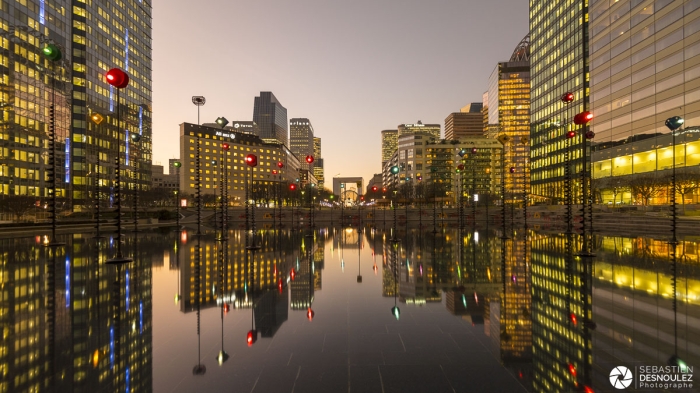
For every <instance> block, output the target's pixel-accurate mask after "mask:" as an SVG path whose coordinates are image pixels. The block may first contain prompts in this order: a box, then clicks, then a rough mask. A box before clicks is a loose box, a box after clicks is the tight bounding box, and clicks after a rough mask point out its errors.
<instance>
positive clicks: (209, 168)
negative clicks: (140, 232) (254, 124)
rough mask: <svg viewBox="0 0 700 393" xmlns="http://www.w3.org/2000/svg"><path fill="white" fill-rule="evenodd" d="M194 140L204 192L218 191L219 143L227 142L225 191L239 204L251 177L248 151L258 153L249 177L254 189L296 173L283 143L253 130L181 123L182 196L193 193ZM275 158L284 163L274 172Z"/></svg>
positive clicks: (292, 178)
mask: <svg viewBox="0 0 700 393" xmlns="http://www.w3.org/2000/svg"><path fill="white" fill-rule="evenodd" d="M197 140H199V151H200V173H201V190H202V193H203V194H215V195H218V194H219V187H220V180H221V177H220V176H221V175H222V174H223V172H222V171H221V169H220V164H219V163H220V162H221V161H222V149H221V144H222V143H223V142H226V143H228V144H229V145H230V150H229V151H228V152H227V154H226V158H225V160H226V168H227V170H226V178H227V183H228V194H229V198H230V200H231V203H232V204H239V203H240V202H241V201H243V200H244V199H245V185H246V184H247V182H249V181H250V180H251V172H250V171H251V169H250V167H248V166H247V165H246V163H245V161H244V158H245V156H246V155H248V154H255V155H256V156H257V157H258V165H257V166H256V167H254V168H253V169H252V181H253V182H254V183H255V187H256V189H257V190H261V187H263V188H264V187H273V186H277V182H279V181H282V182H283V183H285V184H286V183H291V182H294V181H296V178H297V177H298V175H299V168H300V166H299V160H298V159H297V157H296V156H295V155H294V154H292V152H291V151H290V150H289V149H287V147H286V146H284V145H282V144H275V143H266V142H264V141H263V140H262V139H260V138H259V137H258V136H256V135H252V134H243V133H238V132H233V131H228V130H223V131H222V130H221V128H218V127H217V128H213V127H205V126H198V125H196V124H190V123H182V124H180V157H182V167H181V168H180V185H181V192H182V195H183V197H188V196H191V195H194V193H195V190H196V178H197V176H196V161H197V160H196V151H197ZM212 161H215V162H216V164H214V163H213V162H212ZM278 162H282V163H283V164H284V167H283V168H282V169H281V175H273V174H272V170H279V168H278V166H277V163H278ZM190 204H191V203H190Z"/></svg>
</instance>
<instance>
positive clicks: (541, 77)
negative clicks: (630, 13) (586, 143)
mask: <svg viewBox="0 0 700 393" xmlns="http://www.w3.org/2000/svg"><path fill="white" fill-rule="evenodd" d="M623 3H627V2H623ZM627 4H628V3H627ZM628 5H629V4H628ZM587 40H588V1H583V0H575V1H569V2H561V1H560V2H552V1H544V0H530V53H531V55H530V69H531V78H532V79H531V84H530V86H531V90H530V97H531V108H530V123H531V124H530V127H531V128H530V157H531V185H532V191H531V194H532V196H533V197H534V198H538V197H544V198H546V199H549V200H551V199H555V200H556V199H560V198H563V197H564V183H565V179H566V176H565V168H566V166H567V164H566V159H565V155H566V151H567V145H568V144H569V143H572V144H573V145H574V146H576V145H579V144H580V143H581V139H580V138H581V137H582V135H581V132H580V126H576V125H574V124H573V118H574V116H575V115H576V114H578V113H581V112H583V111H586V110H588V107H589V104H588V94H589V93H588V42H587ZM567 92H571V93H573V94H574V97H575V98H574V100H573V101H572V102H570V103H569V104H565V103H563V102H562V100H561V97H562V96H563V95H564V93H567ZM492 111H493V108H490V107H489V113H491V112H492ZM568 131H575V132H576V136H575V137H574V138H571V139H567V138H566V133H567V132H568ZM511 142H512V141H511ZM516 142H517V141H516ZM569 162H570V163H571V165H570V166H569V167H570V168H571V169H572V171H574V172H576V171H578V170H579V169H580V168H581V158H580V156H576V157H569ZM572 175H573V174H572Z"/></svg>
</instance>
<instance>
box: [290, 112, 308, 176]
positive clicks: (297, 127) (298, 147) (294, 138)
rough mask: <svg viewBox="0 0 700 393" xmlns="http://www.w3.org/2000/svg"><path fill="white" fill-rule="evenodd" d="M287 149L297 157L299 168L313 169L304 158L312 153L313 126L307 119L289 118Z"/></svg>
mask: <svg viewBox="0 0 700 393" xmlns="http://www.w3.org/2000/svg"><path fill="white" fill-rule="evenodd" d="M289 150H291V151H292V153H294V155H296V156H297V158H299V161H300V162H301V169H305V170H313V164H311V165H309V164H308V163H307V162H306V160H305V158H306V156H310V155H313V154H314V127H313V126H312V125H311V122H310V121H309V119H306V118H295V119H290V120H289Z"/></svg>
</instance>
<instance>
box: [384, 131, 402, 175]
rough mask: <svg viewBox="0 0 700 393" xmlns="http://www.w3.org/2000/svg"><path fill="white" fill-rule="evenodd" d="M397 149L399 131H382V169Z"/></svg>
mask: <svg viewBox="0 0 700 393" xmlns="http://www.w3.org/2000/svg"><path fill="white" fill-rule="evenodd" d="M398 147H399V131H398V130H383V131H382V167H384V164H386V162H387V161H389V160H390V159H391V156H392V155H394V153H396V149H397V148H398Z"/></svg>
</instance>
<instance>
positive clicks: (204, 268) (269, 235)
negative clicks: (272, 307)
mask: <svg viewBox="0 0 700 393" xmlns="http://www.w3.org/2000/svg"><path fill="white" fill-rule="evenodd" d="M229 236H230V239H229V241H228V242H224V243H223V244H224V247H225V248H226V250H225V252H226V255H227V256H228V266H227V269H224V272H225V275H226V277H224V278H225V279H224V288H219V287H220V286H221V284H220V282H221V281H220V277H219V271H220V269H219V266H220V262H219V251H220V250H219V247H221V244H222V243H220V242H217V241H216V240H215V239H214V238H213V237H212V236H207V235H205V236H203V238H202V254H201V255H202V262H201V272H200V287H199V288H200V293H199V298H200V302H201V308H202V309H206V308H210V307H216V306H217V305H218V304H220V302H221V301H222V300H224V301H225V302H226V303H231V304H233V305H234V306H235V307H243V308H245V307H251V304H252V303H250V299H249V297H248V296H246V295H247V294H249V293H252V292H255V293H262V291H264V290H266V289H269V288H276V287H277V280H278V278H279V276H280V274H282V272H286V271H287V267H288V266H292V263H293V262H295V261H294V260H293V258H294V256H293V251H294V245H293V244H294V243H295V242H294V241H293V239H292V237H291V236H290V233H289V232H282V233H277V232H276V231H268V232H263V231H261V232H260V235H258V236H257V237H258V241H257V242H258V245H260V246H261V249H260V250H258V251H256V252H255V260H252V258H253V257H252V253H250V252H248V251H246V244H245V235H244V232H243V231H234V232H231V234H230V235H229ZM185 238H186V237H185ZM181 247H182V250H181V253H180V254H181V255H180V258H181V263H180V267H181V271H180V274H181V275H182V279H181V281H180V282H181V284H180V285H181V289H180V290H181V293H182V294H183V296H182V301H181V302H180V311H182V312H185V313H188V312H192V311H195V310H196V298H195V285H194V280H195V264H196V263H197V260H196V258H195V248H196V247H197V243H196V241H194V240H193V239H192V238H190V239H188V240H187V241H186V242H183V243H182V245H181ZM246 253H247V254H248V258H249V259H248V266H246ZM250 269H252V274H251V270H250ZM276 274H277V277H276V276H275V275H276ZM246 299H248V300H246Z"/></svg>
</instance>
